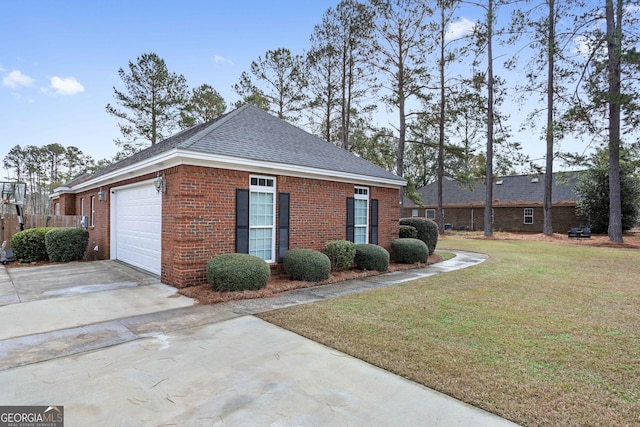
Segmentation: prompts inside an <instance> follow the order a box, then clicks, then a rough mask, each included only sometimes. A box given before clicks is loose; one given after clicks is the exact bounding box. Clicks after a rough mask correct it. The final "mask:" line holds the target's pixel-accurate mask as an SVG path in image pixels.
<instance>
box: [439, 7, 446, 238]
mask: <svg viewBox="0 0 640 427" xmlns="http://www.w3.org/2000/svg"><path fill="white" fill-rule="evenodd" d="M445 24H446V22H445V13H444V4H442V3H441V4H440V64H439V65H440V120H439V132H438V232H439V233H440V234H444V208H443V201H442V180H443V179H444V119H445V118H444V112H445V90H444V89H445V88H444V65H445V57H444V54H445V51H444V48H445V40H444V36H445V31H446V28H445Z"/></svg>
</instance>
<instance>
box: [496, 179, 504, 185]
mask: <svg viewBox="0 0 640 427" xmlns="http://www.w3.org/2000/svg"><path fill="white" fill-rule="evenodd" d="M503 182H504V181H503V180H499V181H496V185H502V183H503Z"/></svg>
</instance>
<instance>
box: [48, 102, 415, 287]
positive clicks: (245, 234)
mask: <svg viewBox="0 0 640 427" xmlns="http://www.w3.org/2000/svg"><path fill="white" fill-rule="evenodd" d="M404 185H405V181H404V180H403V179H401V178H399V177H397V176H396V175H394V174H392V173H390V172H387V171H385V170H383V169H381V168H379V167H377V166H375V165H373V164H371V163H369V162H368V161H366V160H364V159H362V158H360V157H357V156H355V155H353V154H351V153H349V152H347V151H345V150H343V149H341V148H338V147H336V146H334V145H333V144H331V143H328V142H325V141H323V140H321V139H319V138H317V137H315V136H313V135H311V134H309V133H307V132H305V131H303V130H301V129H299V128H297V127H295V126H293V125H291V124H289V123H287V122H284V121H282V120H280V119H278V118H275V117H273V116H271V115H270V114H268V113H266V112H264V111H263V110H261V109H259V108H257V107H255V106H252V105H245V106H242V107H240V108H238V109H237V110H234V111H232V112H230V113H227V114H225V115H224V116H221V117H219V118H217V119H215V120H213V121H210V122H207V123H203V124H200V125H196V126H194V127H192V128H189V129H187V130H184V131H182V132H180V133H178V134H176V135H174V136H172V137H171V138H168V139H166V140H164V141H162V142H160V143H158V144H155V145H153V146H151V147H149V148H147V149H146V150H143V151H141V152H139V153H137V154H135V155H133V156H131V157H129V158H127V159H124V160H122V161H120V162H117V163H115V164H112V165H110V166H108V167H107V168H105V169H103V170H100V171H98V172H96V173H94V174H91V175H88V174H87V175H83V176H81V177H79V178H76V179H75V180H73V181H71V182H68V183H66V184H65V185H64V186H62V187H59V188H57V189H56V190H55V193H54V194H53V195H52V203H53V209H54V212H55V213H56V214H60V215H83V216H86V220H87V228H88V230H89V233H90V238H89V250H90V252H93V251H94V248H97V251H96V252H95V257H96V258H97V259H117V260H121V261H123V262H126V263H128V264H131V265H133V266H136V267H138V268H141V269H144V270H147V271H149V272H152V273H155V274H158V275H160V277H161V280H162V282H163V283H166V284H170V285H173V286H176V287H186V286H192V285H196V284H201V283H203V282H204V281H205V280H206V270H205V268H206V263H207V261H209V260H210V259H211V258H212V257H213V256H215V255H218V254H222V253H230V252H238V253H250V254H253V255H256V256H258V257H260V258H262V259H264V260H265V261H267V262H269V263H271V264H276V263H278V262H280V261H281V260H282V257H283V255H284V253H286V251H287V250H289V248H311V249H322V248H324V244H325V242H326V241H328V240H335V239H348V240H351V241H354V242H356V243H374V244H379V245H381V246H383V247H385V248H387V249H389V248H390V246H391V242H392V240H393V239H395V238H396V237H397V236H398V229H399V226H398V216H399V211H398V203H399V189H400V188H402V187H403V186H404Z"/></svg>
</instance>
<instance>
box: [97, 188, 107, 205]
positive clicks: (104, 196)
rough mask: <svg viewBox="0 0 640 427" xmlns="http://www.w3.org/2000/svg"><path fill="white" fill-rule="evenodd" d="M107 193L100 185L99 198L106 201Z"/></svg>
mask: <svg viewBox="0 0 640 427" xmlns="http://www.w3.org/2000/svg"><path fill="white" fill-rule="evenodd" d="M106 195H107V194H106V193H105V192H104V191H102V187H100V191H98V200H100V201H101V202H104V201H105V200H106V199H107V198H106Z"/></svg>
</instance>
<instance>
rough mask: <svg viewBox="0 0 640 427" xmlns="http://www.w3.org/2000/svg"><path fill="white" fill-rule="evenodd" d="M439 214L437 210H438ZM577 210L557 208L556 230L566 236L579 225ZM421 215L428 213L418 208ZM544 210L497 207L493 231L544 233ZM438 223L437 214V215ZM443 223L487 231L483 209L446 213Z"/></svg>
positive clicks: (466, 209)
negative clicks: (527, 217)
mask: <svg viewBox="0 0 640 427" xmlns="http://www.w3.org/2000/svg"><path fill="white" fill-rule="evenodd" d="M524 208H533V224H525V223H524ZM436 211H437V210H436ZM575 211H576V209H575V206H573V205H570V206H554V207H553V212H552V215H553V217H552V221H553V230H554V232H556V233H565V232H567V231H568V230H569V228H571V227H577V226H579V225H580V221H579V220H578V218H577V217H576V212H575ZM404 213H405V216H411V209H410V208H405V209H404ZM418 215H419V216H422V217H424V215H425V209H424V208H418ZM472 215H473V219H472ZM543 215H544V213H543V209H542V206H533V205H530V206H525V205H522V206H497V207H494V223H493V229H494V230H496V231H514V232H534V233H542V229H543V226H544V216H543ZM436 220H437V212H436ZM444 222H445V223H446V224H452V225H453V228H454V230H460V229H461V228H464V229H466V230H484V207H474V208H473V210H472V209H471V208H468V207H464V208H463V207H460V208H458V207H456V208H449V207H445V209H444Z"/></svg>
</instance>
